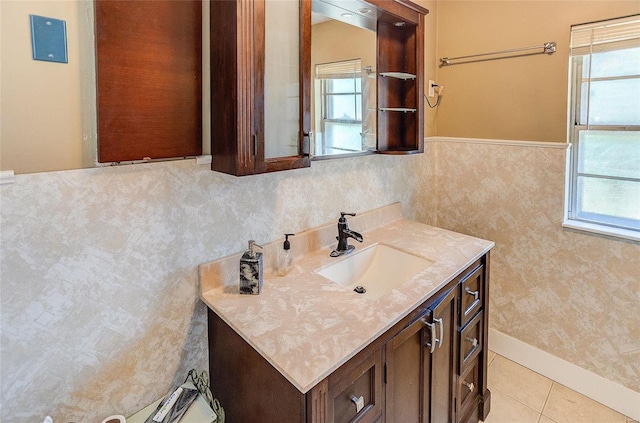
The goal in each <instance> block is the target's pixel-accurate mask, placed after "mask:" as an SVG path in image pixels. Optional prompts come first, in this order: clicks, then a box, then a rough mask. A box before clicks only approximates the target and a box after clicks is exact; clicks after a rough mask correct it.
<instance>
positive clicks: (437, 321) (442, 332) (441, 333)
mask: <svg viewBox="0 0 640 423" xmlns="http://www.w3.org/2000/svg"><path fill="white" fill-rule="evenodd" d="M433 321H434V322H436V323H437V324H438V326H439V327H440V330H439V332H440V336H439V337H438V339H436V342H437V343H438V348H440V347H441V346H442V340H443V339H444V323H442V319H433Z"/></svg>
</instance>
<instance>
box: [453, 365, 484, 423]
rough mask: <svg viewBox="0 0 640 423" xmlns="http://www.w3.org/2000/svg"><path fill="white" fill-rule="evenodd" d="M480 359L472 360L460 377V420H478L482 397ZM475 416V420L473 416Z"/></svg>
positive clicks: (458, 406)
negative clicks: (479, 404)
mask: <svg viewBox="0 0 640 423" xmlns="http://www.w3.org/2000/svg"><path fill="white" fill-rule="evenodd" d="M478 363H479V360H474V361H472V362H471V365H470V366H469V368H468V369H467V370H466V371H465V372H464V373H462V375H461V376H460V377H458V388H457V389H458V392H457V395H456V400H457V402H458V404H457V409H458V410H459V412H458V422H459V423H461V422H467V421H476V422H477V421H478V401H479V398H480V392H479V391H480V366H479V364H478ZM472 416H473V417H475V420H474V419H473V418H471V417H472Z"/></svg>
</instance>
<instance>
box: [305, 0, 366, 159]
mask: <svg viewBox="0 0 640 423" xmlns="http://www.w3.org/2000/svg"><path fill="white" fill-rule="evenodd" d="M342 3H344V2H342ZM311 4H312V26H311V75H312V89H311V116H312V118H311V130H312V134H313V137H312V155H313V157H314V159H324V158H332V157H336V156H350V155H354V154H368V153H371V152H373V151H375V149H376V20H377V17H376V15H375V14H376V9H375V8H373V7H371V8H369V7H366V3H356V6H357V7H355V10H346V9H344V8H343V7H342V5H341V4H340V2H337V1H334V4H332V3H329V2H327V1H322V0H312V2H311Z"/></svg>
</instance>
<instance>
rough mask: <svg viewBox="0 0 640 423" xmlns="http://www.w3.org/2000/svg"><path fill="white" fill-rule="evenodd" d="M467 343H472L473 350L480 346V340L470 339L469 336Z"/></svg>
mask: <svg viewBox="0 0 640 423" xmlns="http://www.w3.org/2000/svg"><path fill="white" fill-rule="evenodd" d="M466 339H467V341H468V342H470V343H471V345H472V346H473V348H475V347H477V346H478V340H477V339H476V338H469V337H468V336H467V337H466Z"/></svg>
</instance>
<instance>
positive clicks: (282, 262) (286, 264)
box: [278, 234, 295, 276]
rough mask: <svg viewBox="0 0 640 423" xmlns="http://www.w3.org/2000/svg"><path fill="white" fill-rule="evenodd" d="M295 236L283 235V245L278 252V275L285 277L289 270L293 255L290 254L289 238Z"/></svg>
mask: <svg viewBox="0 0 640 423" xmlns="http://www.w3.org/2000/svg"><path fill="white" fill-rule="evenodd" d="M294 235H295V234H284V244H283V245H282V250H280V251H278V275H280V276H285V275H286V274H287V273H289V270H291V265H292V264H293V255H292V254H291V242H289V237H290V236H294Z"/></svg>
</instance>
